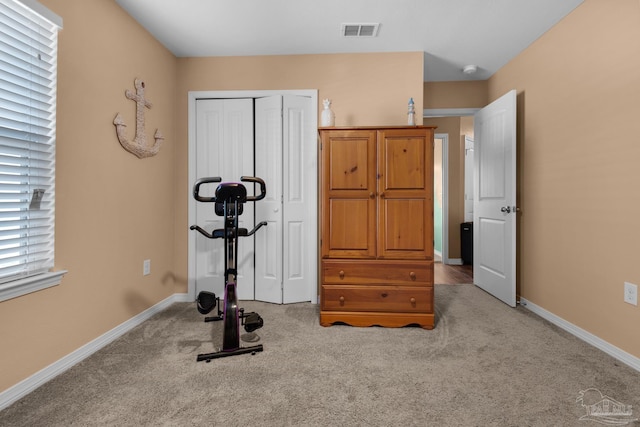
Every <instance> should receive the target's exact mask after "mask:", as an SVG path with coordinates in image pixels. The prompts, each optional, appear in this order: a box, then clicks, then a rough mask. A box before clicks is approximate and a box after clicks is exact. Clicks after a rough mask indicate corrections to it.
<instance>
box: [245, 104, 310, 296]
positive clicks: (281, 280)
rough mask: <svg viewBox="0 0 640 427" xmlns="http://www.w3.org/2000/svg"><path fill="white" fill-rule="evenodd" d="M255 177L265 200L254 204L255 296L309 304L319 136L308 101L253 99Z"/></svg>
mask: <svg viewBox="0 0 640 427" xmlns="http://www.w3.org/2000/svg"><path fill="white" fill-rule="evenodd" d="M255 107H256V109H255V114H256V139H255V158H256V163H255V165H256V175H257V176H260V177H261V178H263V179H264V180H265V182H266V183H267V196H266V198H265V199H264V200H262V201H260V202H258V203H256V221H267V223H268V226H267V227H266V229H265V230H264V231H263V230H260V231H259V232H258V233H257V235H256V270H255V274H256V289H255V298H256V299H257V300H260V301H267V302H273V303H279V304H281V303H285V304H286V303H293V302H301V301H310V300H311V299H312V298H311V296H312V292H314V291H315V290H316V287H317V285H316V284H317V273H316V272H317V246H318V245H317V226H316V224H317V222H316V218H317V144H316V142H317V137H316V129H315V125H314V123H315V122H314V121H313V120H312V118H311V114H312V105H311V98H308V97H303V96H294V95H276V96H269V97H265V98H259V99H256V101H255Z"/></svg>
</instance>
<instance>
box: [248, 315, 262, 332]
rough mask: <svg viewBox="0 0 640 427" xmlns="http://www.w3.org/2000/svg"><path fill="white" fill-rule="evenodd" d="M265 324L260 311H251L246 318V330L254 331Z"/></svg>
mask: <svg viewBox="0 0 640 427" xmlns="http://www.w3.org/2000/svg"><path fill="white" fill-rule="evenodd" d="M263 326H264V320H262V317H260V315H259V314H258V313H249V314H247V315H246V316H245V318H244V330H245V331H247V332H253V331H255V330H258V329H260V328H262V327H263Z"/></svg>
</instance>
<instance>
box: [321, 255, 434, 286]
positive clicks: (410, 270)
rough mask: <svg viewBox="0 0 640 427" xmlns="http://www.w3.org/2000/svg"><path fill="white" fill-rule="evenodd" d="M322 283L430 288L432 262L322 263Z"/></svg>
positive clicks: (369, 261)
mask: <svg viewBox="0 0 640 427" xmlns="http://www.w3.org/2000/svg"><path fill="white" fill-rule="evenodd" d="M322 282H323V283H332V284H350V285H357V284H364V285H371V284H402V285H413V284H415V285H419V286H431V285H433V262H432V261H420V262H415V261H411V262H403V261H378V260H358V261H350V260H349V261H334V260H323V261H322Z"/></svg>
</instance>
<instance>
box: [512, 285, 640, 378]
mask: <svg viewBox="0 0 640 427" xmlns="http://www.w3.org/2000/svg"><path fill="white" fill-rule="evenodd" d="M520 305H521V306H523V307H524V308H526V309H527V310H530V311H532V312H533V313H535V314H537V315H538V316H540V317H542V318H543V319H545V320H548V321H549V322H551V323H553V324H554V325H556V326H558V327H559V328H562V329H564V330H565V331H567V332H569V333H570V334H572V335H575V336H576V337H578V338H580V339H581V340H582V341H585V342H586V343H588V344H591V345H592V346H594V347H595V348H597V349H599V350H602V351H604V352H605V353H607V354H608V355H609V356H612V357H614V358H616V359H618V360H619V361H621V362H622V363H624V364H625V365H629V366H630V367H632V368H633V369H635V370H636V371H638V372H640V358H638V357H636V356H634V355H632V354H629V353H627V352H626V351H624V350H622V349H620V348H618V347H616V346H614V345H613V344H610V343H608V342H606V341H605V340H603V339H602V338H599V337H597V336H595V335H593V334H592V333H590V332H587V331H585V330H584V329H582V328H580V327H578V326H576V325H574V324H573V323H570V322H567V321H566V320H564V319H563V318H561V317H558V316H556V315H555V314H553V313H551V312H550V311H547V310H545V309H544V308H542V307H540V306H538V305H536V304H534V303H532V302H530V301H527V300H526V299H524V298H522V297H521V298H520Z"/></svg>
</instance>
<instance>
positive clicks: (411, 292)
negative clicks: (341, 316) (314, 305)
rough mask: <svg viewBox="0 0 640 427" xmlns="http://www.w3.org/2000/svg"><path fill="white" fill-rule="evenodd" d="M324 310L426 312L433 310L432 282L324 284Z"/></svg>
mask: <svg viewBox="0 0 640 427" xmlns="http://www.w3.org/2000/svg"><path fill="white" fill-rule="evenodd" d="M320 301H321V307H322V310H334V311H363V312H367V311H376V312H401V313H413V312H415V313H427V312H432V311H433V287H430V286H397V285H390V286H366V287H365V286H358V285H353V286H351V285H346V286H340V285H325V284H323V285H322V292H321V296H320Z"/></svg>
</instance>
